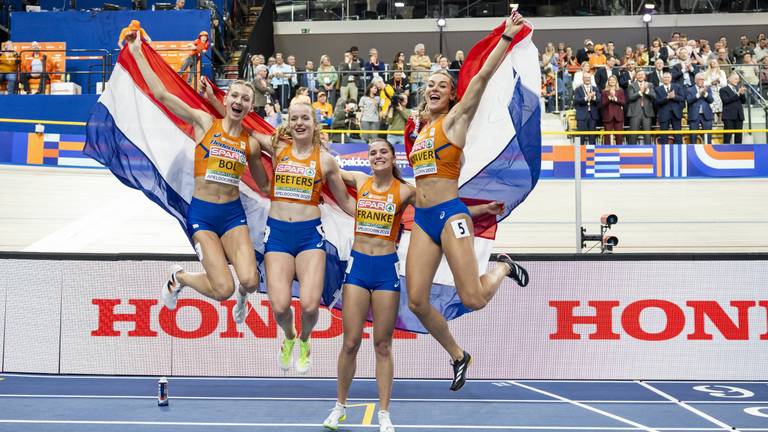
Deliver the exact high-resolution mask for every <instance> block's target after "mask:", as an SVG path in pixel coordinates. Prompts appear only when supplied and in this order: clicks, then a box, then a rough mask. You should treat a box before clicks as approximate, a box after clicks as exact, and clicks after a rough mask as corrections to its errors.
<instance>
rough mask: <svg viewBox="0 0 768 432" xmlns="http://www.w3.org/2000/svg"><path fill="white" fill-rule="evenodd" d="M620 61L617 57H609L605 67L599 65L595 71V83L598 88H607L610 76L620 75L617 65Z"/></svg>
mask: <svg viewBox="0 0 768 432" xmlns="http://www.w3.org/2000/svg"><path fill="white" fill-rule="evenodd" d="M617 63H618V60H617V59H616V57H613V56H611V57H608V59H607V60H606V64H605V67H599V68H597V70H596V71H595V85H596V86H597V88H599V89H600V90H601V91H602V89H604V88H605V85H606V84H607V83H608V78H610V77H612V76H618V75H619V68H618V67H616V65H617Z"/></svg>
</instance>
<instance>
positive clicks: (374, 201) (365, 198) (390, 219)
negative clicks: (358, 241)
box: [355, 177, 403, 242]
mask: <svg viewBox="0 0 768 432" xmlns="http://www.w3.org/2000/svg"><path fill="white" fill-rule="evenodd" d="M402 217H403V209H402V206H401V203H400V181H398V180H397V179H393V180H392V184H391V185H390V186H389V189H387V191H385V192H377V191H375V190H373V177H369V178H368V180H366V182H365V183H364V184H363V186H362V187H361V188H360V189H358V190H357V209H356V210H355V235H358V234H359V235H364V236H369V237H378V238H382V239H385V240H389V241H391V242H396V241H397V236H398V235H399V234H400V220H401V219H402Z"/></svg>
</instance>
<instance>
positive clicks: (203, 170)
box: [195, 119, 251, 186]
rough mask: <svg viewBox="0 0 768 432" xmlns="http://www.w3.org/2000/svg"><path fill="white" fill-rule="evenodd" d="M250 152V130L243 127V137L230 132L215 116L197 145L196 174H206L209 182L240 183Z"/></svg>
mask: <svg viewBox="0 0 768 432" xmlns="http://www.w3.org/2000/svg"><path fill="white" fill-rule="evenodd" d="M250 154H251V148H250V145H249V144H248V132H247V131H246V130H245V129H243V130H242V131H241V132H240V136H237V137H236V136H231V135H227V134H226V133H224V130H223V129H222V127H221V119H215V120H214V121H213V125H212V126H211V128H210V129H208V132H206V133H205V136H203V139H202V140H200V142H199V143H197V146H196V147H195V177H202V176H205V179H206V180H209V181H213V182H217V183H223V184H227V185H231V186H237V185H238V184H239V183H240V176H242V175H243V171H244V170H245V167H246V166H247V165H248V156H249V155H250Z"/></svg>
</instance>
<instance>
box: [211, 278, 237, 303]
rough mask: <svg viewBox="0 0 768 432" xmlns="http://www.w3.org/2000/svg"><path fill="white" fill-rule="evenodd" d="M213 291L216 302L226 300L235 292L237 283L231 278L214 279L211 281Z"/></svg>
mask: <svg viewBox="0 0 768 432" xmlns="http://www.w3.org/2000/svg"><path fill="white" fill-rule="evenodd" d="M211 290H212V291H213V298H214V299H215V300H217V301H222V300H226V299H228V298H230V297H232V294H233V293H234V292H235V282H234V281H233V280H232V279H231V278H229V279H227V278H220V279H214V280H212V281H211Z"/></svg>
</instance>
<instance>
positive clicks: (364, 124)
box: [243, 44, 464, 143]
mask: <svg viewBox="0 0 768 432" xmlns="http://www.w3.org/2000/svg"><path fill="white" fill-rule="evenodd" d="M463 62H464V53H463V52H462V51H457V52H456V54H455V56H454V58H453V60H450V59H449V58H448V57H446V56H444V55H442V54H439V55H436V56H434V57H433V58H430V57H429V56H428V55H427V54H426V48H425V46H424V44H416V46H414V49H413V54H411V55H410V56H406V54H405V53H404V52H402V51H401V52H398V53H397V54H395V56H394V58H393V59H392V61H391V62H390V63H386V62H385V61H384V60H383V59H381V58H380V57H379V52H378V50H377V49H376V48H371V49H370V50H368V56H367V59H365V60H364V59H362V58H361V57H360V50H359V49H358V47H355V46H353V47H350V49H348V50H347V51H345V52H344V57H343V61H342V62H341V63H339V64H337V65H334V64H333V62H332V60H331V58H330V56H329V55H327V54H322V55H321V56H320V58H319V61H318V65H317V66H315V63H314V62H313V61H312V60H307V61H306V62H304V66H303V68H302V67H299V66H297V62H296V58H295V56H292V55H288V56H285V55H283V53H276V54H275V55H274V56H273V57H269V58H266V59H265V58H264V56H262V55H258V54H257V55H253V56H251V57H250V59H249V64H248V67H247V68H246V70H245V76H244V77H243V79H246V80H248V81H250V82H252V83H253V85H254V87H255V88H256V100H255V110H256V112H257V113H259V114H260V115H262V116H263V117H264V118H266V119H267V121H268V122H269V123H270V124H272V125H273V126H277V125H279V124H280V123H281V121H282V115H283V113H285V112H286V109H287V107H288V105H289V104H290V103H291V101H293V100H295V99H296V98H298V97H299V96H302V98H303V97H306V98H307V99H308V100H309V102H310V103H311V104H312V105H313V107H314V108H315V112H316V114H317V119H318V121H319V122H320V123H323V124H324V125H325V126H326V127H328V128H331V129H345V130H361V131H363V132H361V133H354V134H352V135H351V138H352V139H355V138H357V139H362V140H364V141H368V140H370V139H373V138H375V136H376V134H374V133H370V132H366V131H372V130H376V131H382V132H380V134H381V135H382V136H384V135H387V136H389V139H390V141H392V142H394V143H401V142H402V140H403V137H402V135H399V134H397V133H392V134H385V133H384V131H402V130H403V128H404V126H405V122H406V121H407V119H408V116H409V115H410V112H411V110H412V109H415V108H417V107H418V106H419V104H420V103H421V101H422V92H423V90H424V89H425V88H426V84H427V79H428V78H429V75H430V74H431V73H432V72H435V71H437V70H445V71H447V72H449V73H450V74H451V75H452V76H453V77H454V78H458V73H459V70H460V69H461V66H462V64H463Z"/></svg>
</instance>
